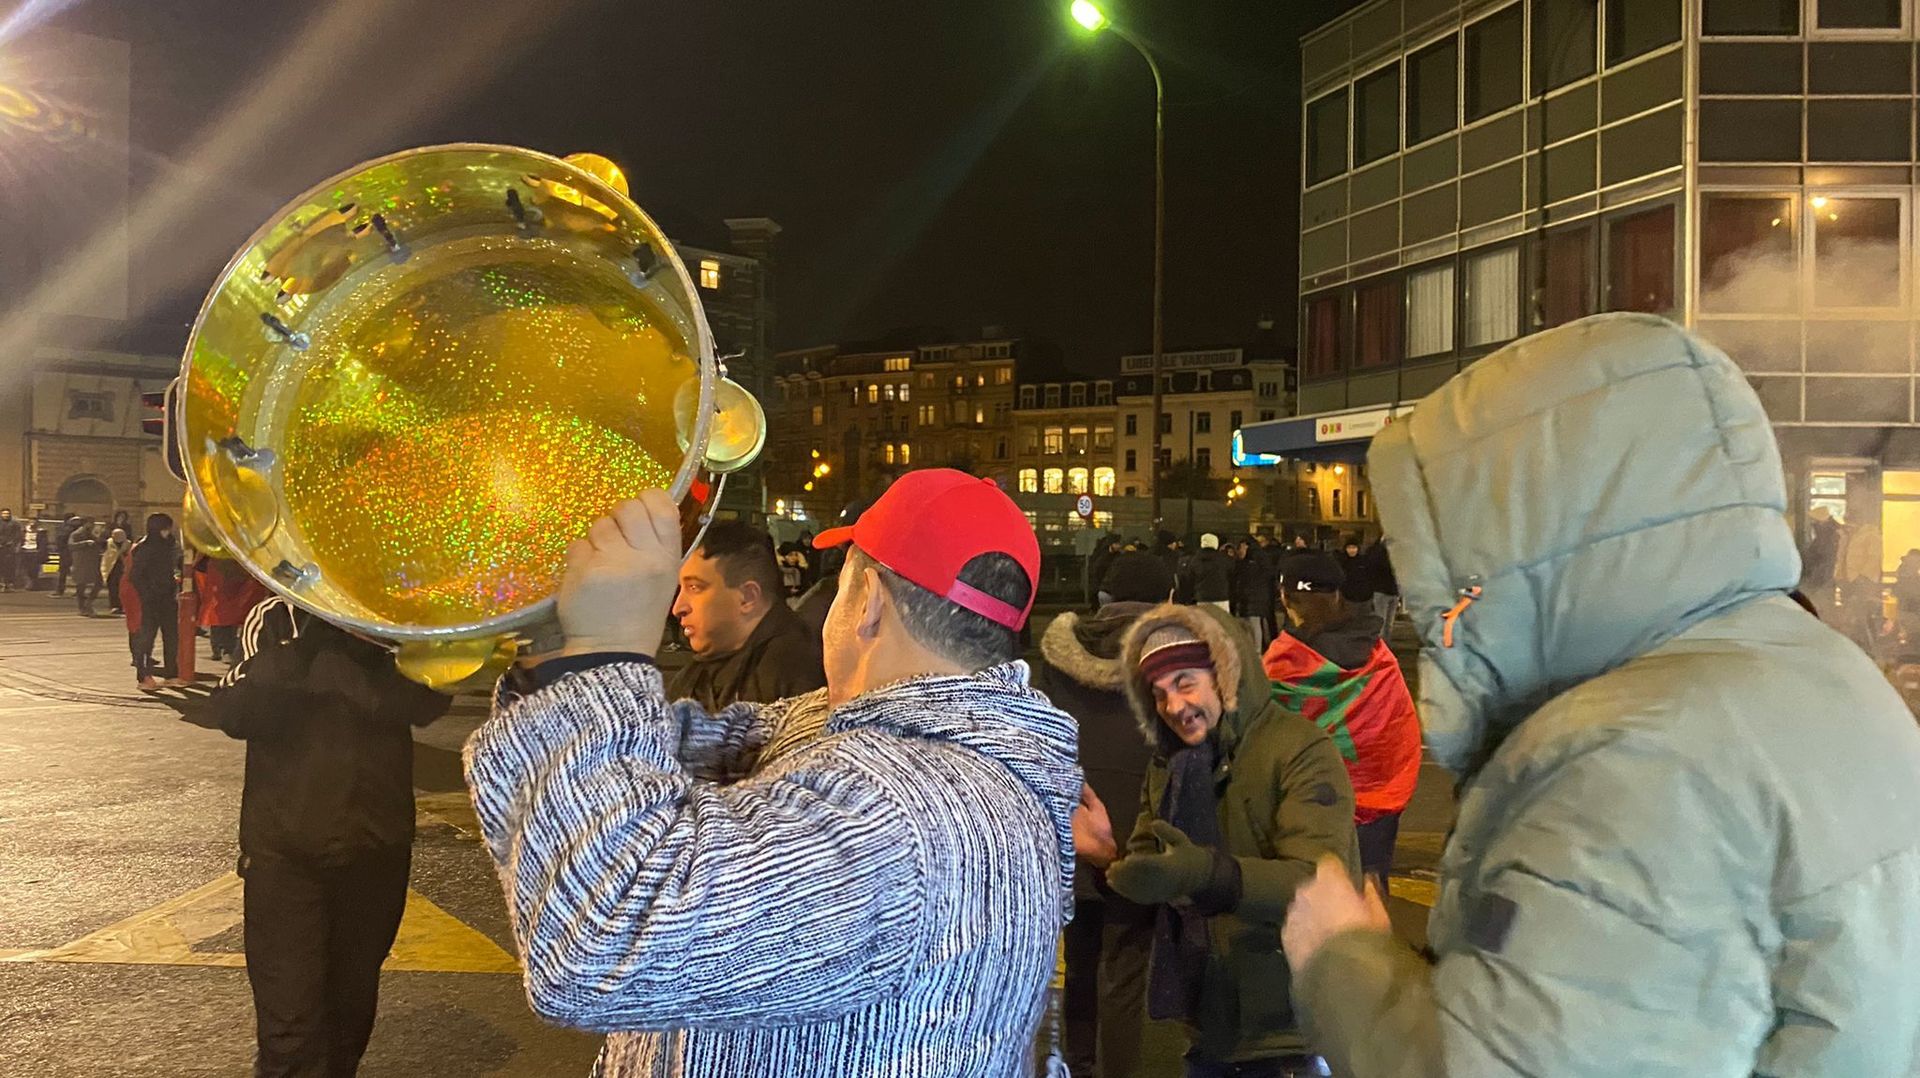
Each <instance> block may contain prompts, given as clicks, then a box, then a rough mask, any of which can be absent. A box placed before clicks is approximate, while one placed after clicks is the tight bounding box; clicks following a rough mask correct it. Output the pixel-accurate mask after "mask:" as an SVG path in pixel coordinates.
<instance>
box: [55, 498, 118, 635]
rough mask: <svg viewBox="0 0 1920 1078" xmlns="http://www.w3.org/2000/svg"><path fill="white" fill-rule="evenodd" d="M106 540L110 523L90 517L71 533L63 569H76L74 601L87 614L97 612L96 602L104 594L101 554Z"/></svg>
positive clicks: (86, 615)
mask: <svg viewBox="0 0 1920 1078" xmlns="http://www.w3.org/2000/svg"><path fill="white" fill-rule="evenodd" d="M106 541H107V532H106V525H104V524H100V523H96V522H90V521H86V520H82V521H80V523H79V524H78V525H76V526H75V527H74V529H73V531H72V532H71V533H69V534H68V536H67V556H66V561H65V562H64V563H63V566H62V571H63V572H65V571H67V570H69V569H70V570H71V571H72V576H73V597H74V602H75V605H76V607H77V608H78V609H79V612H80V616H81V617H83V618H90V617H93V616H94V612H93V604H94V602H95V600H97V599H98V598H99V597H100V558H101V555H102V553H104V551H103V548H104V547H105V546H106Z"/></svg>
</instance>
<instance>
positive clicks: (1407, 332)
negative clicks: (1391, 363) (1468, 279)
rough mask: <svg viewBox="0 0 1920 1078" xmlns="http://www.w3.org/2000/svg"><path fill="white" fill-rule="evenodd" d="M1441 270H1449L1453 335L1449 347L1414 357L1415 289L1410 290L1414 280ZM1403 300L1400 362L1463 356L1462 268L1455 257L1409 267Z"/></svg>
mask: <svg viewBox="0 0 1920 1078" xmlns="http://www.w3.org/2000/svg"><path fill="white" fill-rule="evenodd" d="M1441 270H1445V271H1447V276H1448V278H1449V282H1450V284H1449V287H1448V289H1447V309H1448V312H1449V313H1450V315H1451V318H1449V320H1448V328H1449V330H1450V332H1449V333H1448V334H1447V346H1446V348H1444V349H1442V350H1441V351H1438V352H1422V353H1421V354H1419V355H1417V356H1416V355H1414V354H1413V332H1412V330H1413V289H1412V288H1411V287H1409V285H1410V284H1411V283H1412V282H1413V279H1414V278H1415V277H1422V276H1425V275H1427V274H1429V273H1438V272H1440V271H1441ZM1400 299H1401V304H1402V313H1401V330H1400V351H1401V352H1402V353H1404V355H1403V356H1402V357H1401V362H1403V363H1420V362H1428V361H1431V360H1435V359H1445V358H1446V357H1448V356H1455V355H1458V354H1459V353H1460V267H1459V265H1458V264H1456V262H1455V260H1454V258H1453V257H1452V256H1448V257H1446V258H1435V259H1429V260H1427V261H1425V262H1421V263H1418V264H1416V265H1412V266H1408V267H1407V268H1406V269H1405V271H1403V272H1402V274H1401V282H1400Z"/></svg>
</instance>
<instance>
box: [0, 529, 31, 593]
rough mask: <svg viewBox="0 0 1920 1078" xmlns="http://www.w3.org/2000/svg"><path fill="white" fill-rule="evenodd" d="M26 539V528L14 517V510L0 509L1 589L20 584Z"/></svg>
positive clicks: (9, 588) (10, 589)
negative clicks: (21, 562)
mask: <svg viewBox="0 0 1920 1078" xmlns="http://www.w3.org/2000/svg"><path fill="white" fill-rule="evenodd" d="M25 541H26V529H25V528H24V527H22V526H21V524H20V522H19V521H17V520H15V519H13V510H11V509H0V591H12V590H13V589H14V588H16V587H18V586H19V585H20V546H21V544H22V543H24V542H25Z"/></svg>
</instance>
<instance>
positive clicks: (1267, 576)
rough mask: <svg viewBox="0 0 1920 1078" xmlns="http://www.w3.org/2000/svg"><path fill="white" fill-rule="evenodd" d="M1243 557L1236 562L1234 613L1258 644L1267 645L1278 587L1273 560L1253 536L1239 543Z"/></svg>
mask: <svg viewBox="0 0 1920 1078" xmlns="http://www.w3.org/2000/svg"><path fill="white" fill-rule="evenodd" d="M1237 545H1238V547H1239V550H1240V557H1239V559H1238V560H1237V561H1235V562H1234V564H1233V616H1234V617H1237V618H1239V619H1240V621H1241V622H1242V623H1243V624H1244V625H1246V627H1247V634H1248V635H1249V636H1251V637H1253V643H1254V646H1255V647H1258V648H1264V647H1266V646H1267V641H1268V640H1270V639H1272V634H1273V613H1274V610H1273V608H1274V588H1275V586H1276V584H1277V581H1276V580H1275V578H1274V572H1273V562H1272V561H1271V560H1269V559H1268V558H1267V557H1266V555H1265V554H1264V553H1263V552H1262V551H1261V550H1260V548H1259V547H1258V546H1257V545H1255V544H1254V541H1253V540H1252V539H1242V540H1240V542H1239V543H1238V544H1237Z"/></svg>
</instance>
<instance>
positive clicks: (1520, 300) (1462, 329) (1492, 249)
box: [1453, 239, 1527, 358]
mask: <svg viewBox="0 0 1920 1078" xmlns="http://www.w3.org/2000/svg"><path fill="white" fill-rule="evenodd" d="M1507 250H1511V251H1514V252H1515V254H1514V259H1515V262H1514V304H1515V307H1514V312H1515V313H1514V320H1513V321H1514V332H1513V336H1511V337H1502V338H1499V339H1497V340H1489V341H1481V342H1478V343H1472V342H1469V341H1468V340H1467V325H1468V319H1467V314H1468V310H1469V308H1468V306H1467V304H1468V301H1469V298H1470V297H1469V291H1468V285H1469V281H1468V279H1467V263H1468V262H1469V261H1471V260H1477V259H1481V258H1489V257H1492V256H1493V255H1494V254H1495V253H1497V252H1500V251H1507ZM1454 274H1455V276H1454V288H1453V292H1454V297H1455V301H1456V302H1457V303H1459V306H1458V307H1457V308H1455V310H1454V315H1453V332H1454V340H1455V341H1456V342H1458V345H1459V353H1458V354H1459V355H1462V356H1467V357H1476V358H1477V357H1479V356H1484V355H1486V354H1487V353H1489V352H1494V351H1497V350H1499V349H1501V348H1505V347H1506V346H1507V345H1509V344H1512V343H1513V342H1514V341H1517V340H1519V339H1520V338H1521V337H1524V336H1526V333H1527V322H1526V317H1525V315H1526V302H1527V296H1526V294H1525V289H1526V252H1525V251H1523V250H1521V249H1520V240H1518V239H1510V240H1502V241H1500V242H1498V243H1484V244H1481V245H1480V246H1478V247H1470V248H1468V249H1467V250H1464V251H1461V252H1460V253H1459V255H1458V260H1457V261H1456V263H1455V269H1454Z"/></svg>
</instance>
